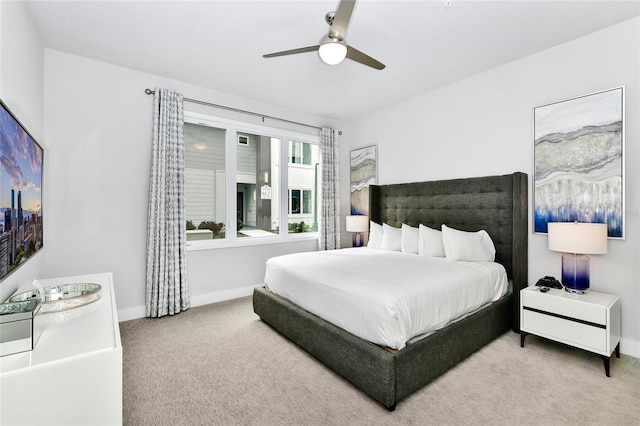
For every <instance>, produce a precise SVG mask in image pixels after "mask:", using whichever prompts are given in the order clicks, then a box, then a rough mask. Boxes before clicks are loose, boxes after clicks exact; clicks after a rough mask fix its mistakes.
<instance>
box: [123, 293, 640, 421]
mask: <svg viewBox="0 0 640 426" xmlns="http://www.w3.org/2000/svg"><path fill="white" fill-rule="evenodd" d="M120 331H121V334H122V346H123V349H124V389H123V394H124V413H123V415H124V423H125V424H126V425H236V424H237V425H284V424H296V425H319V424H322V425H383V424H401V425H425V424H438V425H463V424H482V425H486V424H496V425H516V424H531V425H556V424H557V425H561V424H562V425H574V424H575V425H585V424H593V425H605V424H610V425H623V424H629V425H631V424H633V425H638V424H640V359H637V358H632V357H628V356H625V355H622V357H621V358H620V359H616V358H613V359H612V360H611V377H610V378H607V377H606V376H605V374H604V367H603V362H602V359H601V358H600V357H599V356H597V355H594V354H589V353H587V352H583V351H580V350H576V349H573V348H569V347H567V346H563V345H560V344H557V343H553V342H549V341H545V340H543V339H540V338H537V337H535V336H528V337H527V341H526V345H525V347H524V348H520V337H519V335H517V334H515V333H512V332H508V333H507V334H505V335H503V336H501V337H500V338H499V339H497V340H495V341H494V342H493V343H491V344H490V345H488V346H486V347H485V348H484V349H482V350H481V351H479V352H477V353H476V354H474V355H472V356H471V357H470V358H468V359H467V360H465V361H464V362H463V363H462V364H459V365H458V366H457V367H456V368H454V369H453V370H450V371H449V372H447V373H446V374H444V375H443V376H441V377H440V378H439V379H438V380H436V381H434V382H432V383H431V384H429V385H427V386H426V387H424V388H422V389H421V390H419V391H418V392H416V393H414V394H413V395H411V396H410V397H409V398H406V399H404V400H402V401H400V402H399V403H398V407H397V409H396V411H394V412H388V411H387V410H386V409H385V408H384V407H382V406H381V405H380V404H378V403H377V402H375V401H373V400H372V399H370V398H369V397H368V396H366V395H365V394H364V393H362V392H361V391H359V390H358V389H356V388H355V387H353V386H352V385H351V384H349V383H348V382H346V381H345V380H343V379H342V378H341V377H339V376H337V375H336V374H335V373H333V372H332V371H330V370H329V369H327V368H326V367H324V365H322V364H321V363H319V362H318V361H316V360H315V359H314V358H313V357H311V356H310V355H308V354H307V353H306V352H304V351H303V350H301V349H300V348H298V347H297V346H296V345H294V344H293V343H291V342H290V341H288V340H287V339H286V338H284V337H282V336H281V335H280V334H278V333H277V332H276V331H274V330H273V329H271V328H270V327H269V326H267V325H266V324H264V323H263V322H262V321H260V319H259V318H258V317H257V316H256V315H255V314H254V313H253V310H252V306H251V298H248V297H247V298H242V299H237V300H233V301H228V302H222V303H217V304H213V305H207V306H201V307H196V308H191V309H190V310H188V311H186V312H183V313H180V314H178V315H175V316H173V317H164V318H160V319H138V320H133V321H127V322H123V323H121V324H120Z"/></svg>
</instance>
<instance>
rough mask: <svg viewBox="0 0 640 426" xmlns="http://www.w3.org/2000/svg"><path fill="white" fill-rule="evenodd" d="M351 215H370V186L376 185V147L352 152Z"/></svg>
mask: <svg viewBox="0 0 640 426" xmlns="http://www.w3.org/2000/svg"><path fill="white" fill-rule="evenodd" d="M350 168H351V173H350V175H351V187H350V192H351V214H352V215H367V214H369V185H375V183H376V147H375V145H374V146H369V147H367V148H362V149H357V150H354V151H351V162H350Z"/></svg>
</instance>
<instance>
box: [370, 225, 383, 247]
mask: <svg viewBox="0 0 640 426" xmlns="http://www.w3.org/2000/svg"><path fill="white" fill-rule="evenodd" d="M381 244H382V225H378V224H377V223H375V222H374V221H370V223H369V241H368V242H367V247H369V248H374V249H379V248H380V245H381Z"/></svg>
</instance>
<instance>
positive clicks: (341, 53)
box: [318, 37, 347, 65]
mask: <svg viewBox="0 0 640 426" xmlns="http://www.w3.org/2000/svg"><path fill="white" fill-rule="evenodd" d="M318 54H319V55H320V59H322V62H324V63H325V64H327V65H338V64H339V63H340V62H342V61H344V58H345V57H346V56H347V44H346V43H345V42H344V40H332V39H330V38H328V37H327V38H326V39H324V40H322V42H321V43H320V48H319V49H318Z"/></svg>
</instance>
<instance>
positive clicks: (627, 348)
mask: <svg viewBox="0 0 640 426" xmlns="http://www.w3.org/2000/svg"><path fill="white" fill-rule="evenodd" d="M620 353H623V354H625V355H629V356H632V357H634V358H640V342H639V341H637V340H631V339H625V338H621V339H620Z"/></svg>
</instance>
